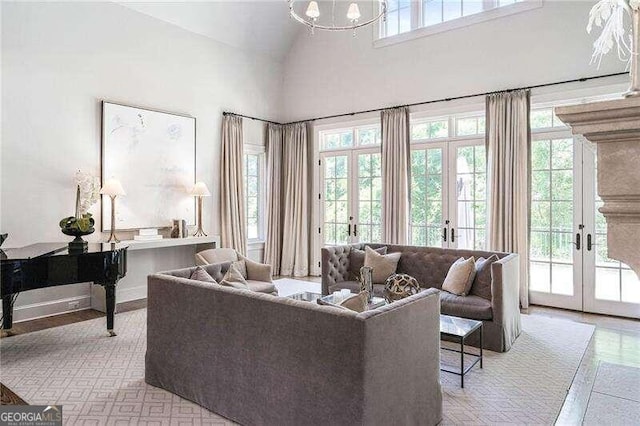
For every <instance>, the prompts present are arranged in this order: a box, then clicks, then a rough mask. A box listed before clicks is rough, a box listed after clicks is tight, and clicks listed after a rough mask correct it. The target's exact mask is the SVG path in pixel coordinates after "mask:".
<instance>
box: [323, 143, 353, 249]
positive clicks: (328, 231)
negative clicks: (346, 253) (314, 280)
mask: <svg viewBox="0 0 640 426" xmlns="http://www.w3.org/2000/svg"><path fill="white" fill-rule="evenodd" d="M349 159H350V156H349V155H348V154H339V155H325V156H324V157H323V160H322V165H323V167H322V173H321V174H322V184H323V187H322V189H323V192H324V194H323V197H322V199H323V200H324V203H323V209H322V214H323V221H322V223H323V232H322V234H323V243H324V244H325V245H337V244H348V243H350V242H351V241H350V240H351V237H350V232H349V231H350V221H349V199H350V197H349V195H350V194H349V192H350V191H349V174H350V173H349Z"/></svg>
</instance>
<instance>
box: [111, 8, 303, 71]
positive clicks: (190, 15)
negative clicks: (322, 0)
mask: <svg viewBox="0 0 640 426" xmlns="http://www.w3.org/2000/svg"><path fill="white" fill-rule="evenodd" d="M119 3H120V4H122V5H123V6H126V7H128V8H131V9H134V10H137V11H139V12H142V13H144V14H146V15H149V16H152V17H154V18H157V19H160V20H162V21H165V22H169V23H171V24H174V25H177V26H179V27H181V28H184V29H185V30H188V31H191V32H194V33H196V34H201V35H204V36H206V37H210V38H212V39H214V40H218V41H220V42H223V43H226V44H229V45H231V46H234V47H238V48H241V49H246V50H253V51H257V52H262V53H265V54H268V55H271V56H273V57H275V58H277V59H283V58H284V57H285V56H286V54H287V52H288V51H289V49H290V47H291V44H292V43H293V40H294V39H295V37H296V36H297V35H298V34H299V32H300V31H301V30H302V31H304V29H303V27H302V26H301V25H299V24H296V23H295V22H294V21H293V20H292V19H291V18H289V7H288V4H287V2H286V1H285V0H262V1H260V0H257V1H256V0H254V1H232V0H231V1H205V2H196V1H183V2H162V1H154V2H128V1H120V2H119Z"/></svg>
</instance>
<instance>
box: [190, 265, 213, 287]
mask: <svg viewBox="0 0 640 426" xmlns="http://www.w3.org/2000/svg"><path fill="white" fill-rule="evenodd" d="M189 279H192V280H196V281H202V282H205V283H212V284H218V281H216V280H215V279H214V278H213V277H212V276H211V274H209V273H208V272H207V271H206V270H205V269H204V268H203V267H202V266H196V269H194V270H193V272H192V273H191V276H190V277H189Z"/></svg>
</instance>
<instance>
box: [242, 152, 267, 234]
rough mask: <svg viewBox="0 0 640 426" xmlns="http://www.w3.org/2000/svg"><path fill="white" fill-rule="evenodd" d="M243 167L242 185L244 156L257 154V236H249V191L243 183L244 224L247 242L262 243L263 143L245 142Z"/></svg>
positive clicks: (264, 217)
mask: <svg viewBox="0 0 640 426" xmlns="http://www.w3.org/2000/svg"><path fill="white" fill-rule="evenodd" d="M243 151H244V152H243V159H242V160H243V167H242V175H243V178H244V179H243V185H244V181H246V176H245V164H246V156H247V155H257V156H258V237H256V238H249V229H248V219H249V218H248V216H247V201H248V196H249V191H248V190H247V187H246V185H245V187H244V192H245V193H244V203H245V225H246V226H247V243H249V244H255V243H264V242H265V229H266V223H265V219H266V193H267V186H266V170H267V164H266V147H264V146H263V145H252V144H245V145H244V150H243Z"/></svg>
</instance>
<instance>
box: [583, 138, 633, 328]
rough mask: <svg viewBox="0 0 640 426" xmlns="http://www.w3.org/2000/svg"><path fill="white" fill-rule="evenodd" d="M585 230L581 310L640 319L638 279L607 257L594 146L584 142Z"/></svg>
mask: <svg viewBox="0 0 640 426" xmlns="http://www.w3.org/2000/svg"><path fill="white" fill-rule="evenodd" d="M584 164H585V176H586V177H585V184H584V185H585V189H584V194H585V228H586V232H587V236H586V238H588V237H589V235H591V234H592V236H591V239H592V243H593V245H588V241H587V242H586V243H587V246H586V251H585V252H584V254H585V283H584V285H585V300H584V305H585V306H584V309H585V311H589V312H596V313H603V314H609V315H622V316H628V317H634V318H640V280H639V279H638V276H637V275H636V273H635V272H634V271H633V270H631V268H629V267H628V266H627V265H625V264H624V263H622V262H619V261H617V260H614V259H610V258H609V257H608V255H607V224H606V220H605V218H604V216H603V215H602V213H600V212H599V211H598V209H599V208H600V207H602V204H603V203H602V200H601V199H600V198H599V197H598V195H597V191H596V187H597V184H596V176H597V173H596V167H597V165H596V155H595V146H593V145H591V144H589V143H588V142H585V143H584Z"/></svg>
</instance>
